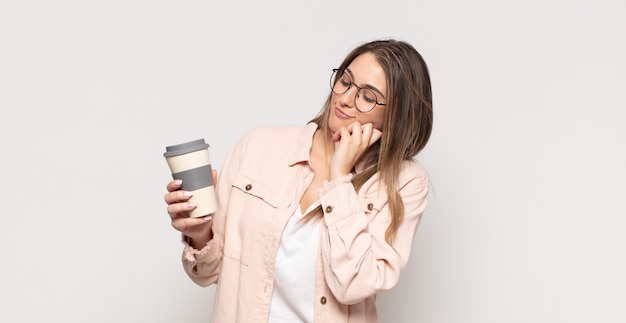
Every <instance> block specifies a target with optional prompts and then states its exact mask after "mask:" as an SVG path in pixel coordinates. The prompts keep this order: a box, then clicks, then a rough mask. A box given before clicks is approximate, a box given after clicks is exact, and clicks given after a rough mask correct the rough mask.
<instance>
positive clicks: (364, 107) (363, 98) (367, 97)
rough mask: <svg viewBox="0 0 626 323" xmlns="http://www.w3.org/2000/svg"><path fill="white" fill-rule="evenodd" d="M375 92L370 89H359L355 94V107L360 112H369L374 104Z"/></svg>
mask: <svg viewBox="0 0 626 323" xmlns="http://www.w3.org/2000/svg"><path fill="white" fill-rule="evenodd" d="M376 101H377V100H376V94H375V93H374V91H372V90H370V89H360V90H359V92H358V93H357V95H356V100H355V103H356V108H357V109H359V111H361V112H370V111H372V109H374V107H375V106H376Z"/></svg>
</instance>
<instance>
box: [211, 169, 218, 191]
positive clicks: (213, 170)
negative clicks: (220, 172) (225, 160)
mask: <svg viewBox="0 0 626 323" xmlns="http://www.w3.org/2000/svg"><path fill="white" fill-rule="evenodd" d="M211 173H212V175H213V186H214V187H217V170H215V169H212V170H211Z"/></svg>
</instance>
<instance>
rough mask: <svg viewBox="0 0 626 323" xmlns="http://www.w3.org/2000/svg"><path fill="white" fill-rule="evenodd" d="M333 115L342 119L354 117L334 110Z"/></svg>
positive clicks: (339, 110)
mask: <svg viewBox="0 0 626 323" xmlns="http://www.w3.org/2000/svg"><path fill="white" fill-rule="evenodd" d="M335 115H336V116H338V117H339V118H342V119H353V118H354V117H353V116H351V115H348V114H346V113H344V112H343V111H342V110H341V109H339V108H335Z"/></svg>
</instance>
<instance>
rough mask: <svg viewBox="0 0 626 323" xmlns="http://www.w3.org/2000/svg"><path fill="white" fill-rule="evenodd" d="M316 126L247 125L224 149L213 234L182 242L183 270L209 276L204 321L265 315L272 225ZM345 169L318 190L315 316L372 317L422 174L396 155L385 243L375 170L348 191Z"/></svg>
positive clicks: (391, 275) (398, 259) (307, 177)
mask: <svg viewBox="0 0 626 323" xmlns="http://www.w3.org/2000/svg"><path fill="white" fill-rule="evenodd" d="M316 128H317V125H316V124H314V123H310V124H308V125H306V126H298V127H295V126H294V127H266V128H258V129H254V130H252V131H251V132H249V133H248V134H247V135H245V136H244V137H243V138H242V139H241V140H240V141H239V142H238V143H237V144H236V145H235V146H234V147H233V149H232V150H231V151H230V152H229V154H228V155H227V157H226V159H225V161H224V165H223V167H222V169H221V172H220V174H219V176H218V184H217V190H218V192H217V194H218V202H219V207H218V210H217V211H216V213H215V214H214V225H213V239H212V240H211V241H210V242H209V243H208V244H207V245H206V246H205V247H204V248H202V250H195V249H193V248H191V247H190V246H189V245H188V244H186V243H185V248H184V252H183V265H184V268H185V272H186V273H187V274H188V275H189V277H190V278H191V279H192V280H193V281H194V282H195V283H196V284H198V285H201V286H208V285H210V284H214V283H216V284H217V288H216V295H215V303H214V306H213V312H212V322H216V323H234V322H241V323H252V322H267V320H268V313H269V307H270V301H271V298H272V288H273V282H274V279H273V275H274V260H275V256H276V250H277V248H278V244H279V241H280V238H281V235H282V230H283V228H284V226H285V224H286V223H287V221H288V219H289V217H290V216H291V215H292V214H293V213H294V210H295V208H296V207H299V201H300V198H301V197H302V195H303V193H304V191H305V189H306V188H307V186H308V185H309V183H311V181H312V180H313V176H314V172H313V170H312V169H311V167H310V165H309V151H310V148H311V143H312V138H313V134H314V132H315V130H316ZM350 178H351V175H348V176H346V177H345V178H342V179H341V180H336V181H333V182H327V183H325V184H324V187H323V188H322V189H321V190H320V202H321V205H322V207H323V210H324V213H325V214H324V218H323V220H322V221H319V226H320V230H319V232H320V238H319V255H318V260H317V263H318V265H317V274H316V277H315V279H316V301H315V322H332V323H341V322H351V323H356V322H378V315H377V312H376V294H377V293H378V292H379V291H384V290H388V289H390V288H392V287H393V286H395V285H396V283H397V282H398V279H399V278H400V273H401V272H402V270H403V269H404V268H405V266H406V264H407V260H408V257H409V254H410V251H411V244H412V241H413V237H414V234H415V231H416V229H417V226H418V223H419V220H420V218H421V216H422V214H423V212H424V209H425V207H426V199H427V195H428V189H429V181H428V178H427V174H426V172H425V170H424V169H423V168H422V166H420V164H419V163H418V162H416V161H406V162H405V163H403V166H402V170H401V172H400V177H399V181H398V184H399V192H400V195H401V196H402V200H403V201H404V208H405V218H404V222H403V223H402V225H401V226H400V228H399V230H398V233H397V235H396V239H395V241H394V245H393V248H392V247H391V246H390V245H389V244H388V243H387V242H386V241H385V230H386V229H387V225H388V223H389V214H388V206H387V197H386V194H385V191H384V187H383V186H382V184H381V183H379V182H377V179H378V176H374V177H373V178H371V179H370V180H369V181H368V182H367V183H366V184H365V185H364V186H363V187H362V188H361V190H360V192H358V193H357V192H356V191H355V189H354V187H353V186H352V184H351V183H350V182H349V181H350ZM394 249H395V250H394ZM311 279H313V277H311Z"/></svg>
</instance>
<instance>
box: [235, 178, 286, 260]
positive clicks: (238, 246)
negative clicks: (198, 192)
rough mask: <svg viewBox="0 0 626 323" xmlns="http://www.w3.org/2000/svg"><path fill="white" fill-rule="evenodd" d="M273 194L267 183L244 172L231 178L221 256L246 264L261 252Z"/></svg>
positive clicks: (265, 239) (274, 202)
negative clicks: (222, 254)
mask: <svg viewBox="0 0 626 323" xmlns="http://www.w3.org/2000/svg"><path fill="white" fill-rule="evenodd" d="M276 197H277V195H276V193H275V192H274V191H273V190H272V189H271V187H270V186H268V185H266V184H265V183H263V182H261V181H259V180H256V179H254V178H253V177H251V176H247V175H245V174H241V173H240V174H237V176H236V177H235V179H234V180H233V182H232V186H231V194H230V201H229V207H228V211H227V212H228V213H227V214H226V233H225V238H226V242H225V243H224V256H226V257H229V258H232V259H235V260H239V261H240V262H241V264H242V265H246V266H247V265H249V264H250V262H251V261H252V257H253V256H254V255H255V254H256V255H262V254H263V252H264V247H265V243H266V241H267V236H266V235H267V232H268V230H269V228H270V227H271V223H272V215H273V214H274V212H275V211H276V205H277V201H278V200H277V198H276Z"/></svg>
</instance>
